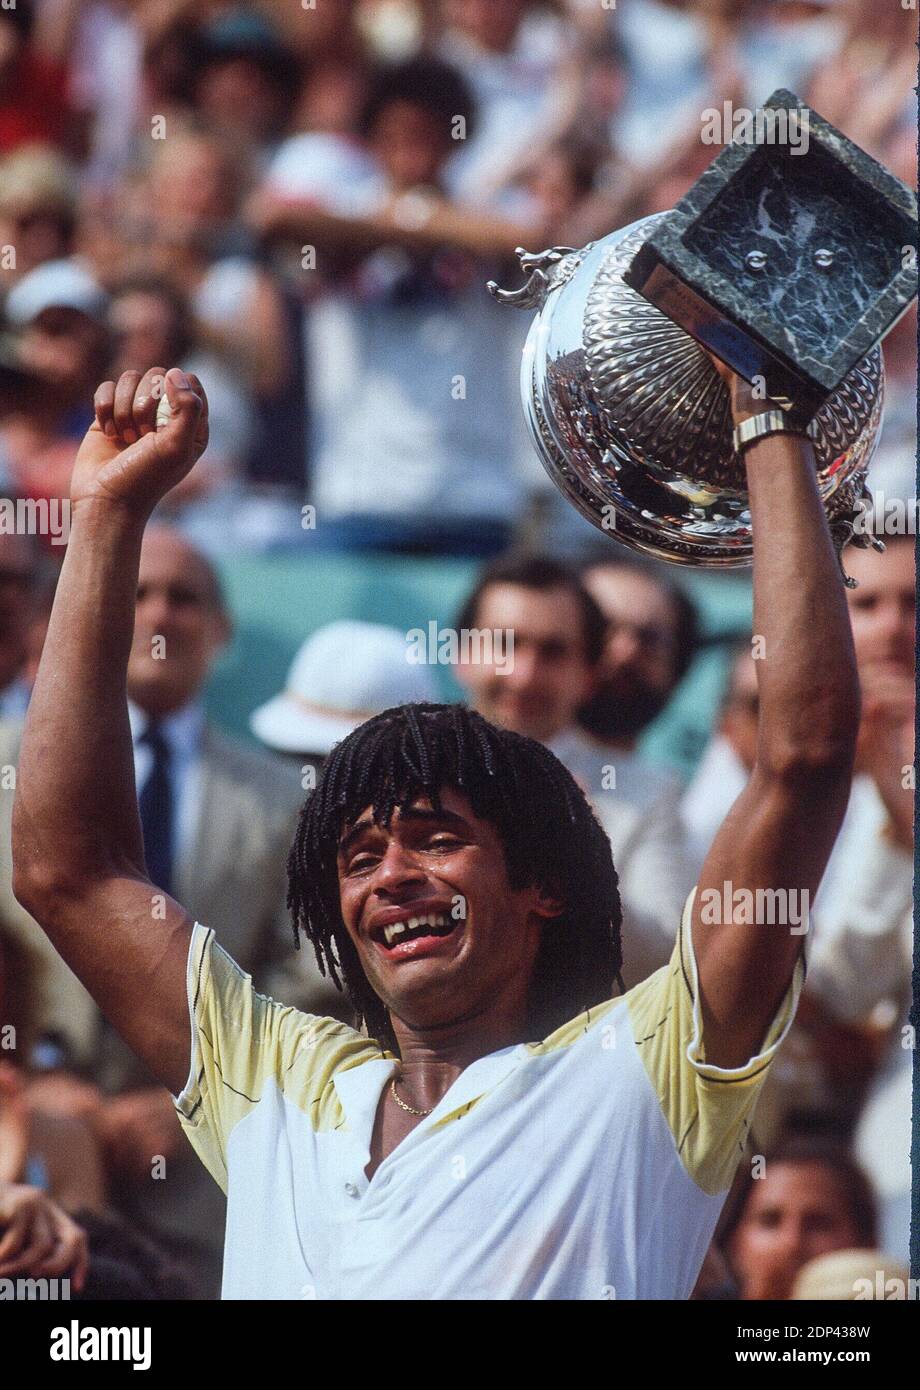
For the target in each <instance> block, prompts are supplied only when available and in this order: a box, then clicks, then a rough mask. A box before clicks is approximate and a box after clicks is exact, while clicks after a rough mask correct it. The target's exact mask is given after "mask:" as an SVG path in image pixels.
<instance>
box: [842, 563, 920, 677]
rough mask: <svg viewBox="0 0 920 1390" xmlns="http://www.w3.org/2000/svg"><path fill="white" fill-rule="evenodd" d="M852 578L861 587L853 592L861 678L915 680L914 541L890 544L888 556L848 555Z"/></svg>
mask: <svg viewBox="0 0 920 1390" xmlns="http://www.w3.org/2000/svg"><path fill="white" fill-rule="evenodd" d="M846 569H847V573H848V574H850V575H852V577H853V578H854V579H855V580H856V581H857V585H858V587H857V588H855V589H848V590H847V603H848V604H849V609H850V622H851V623H852V626H853V642H854V645H855V647H856V660H857V663H858V665H859V671H860V675H861V676H862V677H863V679H865V678H866V677H867V676H869V677H871V676H873V675H879V676H894V677H898V676H902V677H903V676H907V677H910V679H911V680H912V679H913V674H914V620H915V608H914V584H915V582H916V576H915V570H914V546H913V540H912V539H909V540H894V541H892V540H889V541H888V542H887V545H886V549H885V552H884V554H882V555H879V554H878V553H876V552H875V551H871V550H857V549H856V547H855V546H850V547H849V549H848V550H847V552H846Z"/></svg>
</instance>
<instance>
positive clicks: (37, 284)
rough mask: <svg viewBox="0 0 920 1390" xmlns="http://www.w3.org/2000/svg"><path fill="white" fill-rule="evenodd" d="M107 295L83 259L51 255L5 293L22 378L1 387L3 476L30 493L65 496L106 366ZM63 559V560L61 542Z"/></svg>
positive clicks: (8, 483)
mask: <svg viewBox="0 0 920 1390" xmlns="http://www.w3.org/2000/svg"><path fill="white" fill-rule="evenodd" d="M106 309H107V300H106V296H105V294H104V292H103V291H102V289H101V288H100V286H99V284H98V283H97V282H96V280H95V279H94V278H93V276H92V275H91V274H90V272H89V270H88V269H87V268H86V266H85V265H84V264H83V263H82V262H81V261H79V260H77V259H75V258H71V259H68V260H59V261H46V262H45V263H44V264H43V265H40V266H39V267H38V268H37V269H35V270H33V271H30V272H29V274H28V275H25V276H23V278H22V279H21V280H20V281H19V283H18V284H17V285H14V287H13V289H12V290H11V291H10V293H9V295H8V296H7V301H6V317H7V320H8V322H9V323H10V325H11V326H12V327H13V328H14V330H16V334H17V338H16V347H15V357H14V363H15V367H16V368H17V369H18V371H19V373H20V375H21V376H22V378H23V381H22V385H21V387H20V388H19V389H17V390H16V391H14V392H12V393H9V392H6V393H4V395H5V399H4V401H3V420H2V425H0V475H2V476H5V481H6V486H7V487H12V488H13V489H15V491H17V492H18V493H21V494H23V495H24V496H26V497H32V498H57V499H61V498H66V497H68V496H69V488H70V474H71V470H72V468H73V461H74V458H75V456H76V451H77V445H78V444H79V441H80V439H81V438H82V436H83V434H84V432H85V430H86V429H87V427H88V422H89V421H91V419H92V402H93V393H94V391H95V383H98V381H99V379H100V376H103V375H104V374H105V370H106V367H107V365H108V351H109V343H108V331H107V327H106ZM57 554H58V559H59V560H60V559H61V558H62V551H61V548H60V547H58V548H57Z"/></svg>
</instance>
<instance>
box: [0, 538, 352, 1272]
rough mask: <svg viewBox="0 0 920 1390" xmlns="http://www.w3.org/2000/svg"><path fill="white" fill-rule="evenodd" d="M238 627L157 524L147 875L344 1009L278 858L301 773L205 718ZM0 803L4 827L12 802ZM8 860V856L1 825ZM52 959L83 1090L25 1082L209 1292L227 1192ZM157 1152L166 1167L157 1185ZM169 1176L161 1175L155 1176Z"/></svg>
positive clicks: (143, 728) (63, 1030)
mask: <svg viewBox="0 0 920 1390" xmlns="http://www.w3.org/2000/svg"><path fill="white" fill-rule="evenodd" d="M231 633H232V624H231V621H230V617H229V615H228V613H227V609H226V606H225V603H224V600H223V596H222V593H221V589H220V585H219V582H218V579H217V575H216V574H215V572H214V570H213V568H212V567H211V565H210V563H209V562H208V561H207V560H206V559H205V558H204V556H202V555H201V554H200V553H199V552H198V551H197V550H196V549H195V548H194V547H193V546H191V545H190V544H189V543H188V542H187V541H186V540H184V539H183V538H182V537H181V536H180V535H179V534H178V533H177V532H175V531H172V530H169V529H167V528H165V527H155V528H152V529H151V530H150V532H149V533H148V535H147V536H146V538H145V541H144V546H143V553H142V557H141V566H140V575H139V583H138V591H137V606H136V616H135V630H134V641H133V645H132V650H131V656H130V660H129V664H128V696H129V712H130V719H131V730H132V737H133V743H134V765H135V778H136V784H137V790H138V799H139V803H140V807H141V820H142V826H143V831H144V842H145V853H146V857H147V862H148V868H149V872H150V875H151V878H152V881H153V882H154V884H155V885H156V887H158V888H159V889H161V890H162V891H163V893H164V894H165V893H178V894H179V896H180V897H181V898H183V900H184V901H187V902H188V903H189V904H190V910H191V911H192V912H193V913H194V915H195V916H196V917H197V918H198V919H199V920H201V921H202V922H218V923H219V924H220V927H219V931H220V939H221V942H222V944H223V945H224V946H225V948H226V949H227V950H228V951H230V952H232V953H233V954H234V955H235V956H236V958H237V959H239V960H242V961H244V962H245V968H246V969H247V970H249V971H251V972H252V974H253V976H254V978H255V979H256V980H257V982H258V984H259V987H260V988H261V989H263V990H264V991H265V992H266V993H268V994H272V995H276V996H277V997H279V998H283V999H285V1000H286V1001H290V1002H293V1003H297V1004H298V1006H299V1007H301V1008H304V1009H306V1010H308V1011H310V1012H313V1011H315V1012H319V1013H323V1014H326V1013H329V1012H332V1013H336V1012H341V1011H342V1007H343V996H342V995H341V994H339V993H338V991H337V990H335V989H334V988H333V987H332V986H331V985H330V984H329V982H328V981H326V980H324V979H323V977H322V976H321V975H320V974H319V971H318V969H317V968H316V965H315V962H314V960H313V958H312V953H308V952H306V951H301V952H295V951H294V945H293V936H292V932H291V927H290V921H289V916H288V913H287V909H286V905H285V869H286V863H287V854H288V849H289V846H290V842H291V838H292V835H293V831H294V826H295V823H296V817H297V812H298V810H299V807H300V804H301V802H302V801H303V797H304V792H303V789H302V787H301V784H300V779H299V777H298V775H297V773H296V772H295V771H294V770H293V769H291V768H289V767H288V766H286V765H284V764H283V763H282V762H281V761H280V760H279V759H277V758H275V757H273V756H272V755H270V754H267V753H264V752H262V751H261V750H258V749H255V748H250V747H249V746H247V745H243V744H240V743H237V742H236V741H235V740H232V739H230V738H228V737H226V736H225V735H223V734H221V733H219V732H218V731H217V730H216V729H215V728H213V726H212V725H211V724H210V723H209V721H208V720H207V719H206V718H205V715H204V711H203V707H202V690H203V688H204V686H205V683H206V681H207V679H208V676H209V674H210V671H211V669H212V667H213V664H214V662H215V660H216V658H217V657H218V655H219V654H220V652H221V650H222V648H223V647H224V645H225V644H226V642H227V641H228V640H229V638H230V636H231ZM17 744H18V730H8V731H7V732H6V739H5V740H4V746H3V747H2V749H0V752H2V754H3V757H4V760H10V761H12V760H14V758H15V750H16V745H17ZM3 800H4V803H5V804H4V812H5V814H6V816H7V817H8V816H9V814H10V809H11V803H12V794H11V793H9V794H7V795H6V796H5V797H4V798H3ZM3 853H4V856H5V857H8V854H9V827H8V825H7V827H6V833H5V834H4V836H3ZM231 870H232V872H231ZM2 879H3V897H4V899H5V898H7V897H10V898H11V896H12V895H11V893H10V887H9V885H10V874H9V865H8V864H7V865H5V866H4V872H3V874H2ZM3 907H4V904H3V903H0V910H2V909H3ZM18 916H19V918H20V919H22V918H23V916H24V914H23V913H22V911H21V909H19V910H18ZM28 928H29V929H30V939H34V940H36V941H37V942H41V941H44V940H46V938H44V936H43V933H41V932H40V931H39V930H38V928H37V927H36V926H35V924H34V923H31V922H30V921H29V922H28ZM46 961H47V969H46V998H47V1006H46V1012H45V1016H44V1020H43V1022H44V1027H45V1029H46V1031H49V1032H52V1033H54V1034H55V1035H57V1036H58V1037H59V1038H60V1039H61V1040H62V1041H63V1042H64V1043H65V1045H66V1047H67V1048H68V1049H69V1050H70V1052H71V1055H72V1057H73V1059H74V1060H76V1061H77V1062H79V1063H82V1064H83V1070H84V1072H85V1074H88V1076H89V1077H90V1078H91V1079H92V1084H87V1083H86V1082H80V1081H77V1080H76V1079H75V1078H72V1077H71V1076H70V1075H68V1074H67V1073H65V1074H64V1075H62V1074H61V1073H60V1072H57V1073H54V1074H50V1075H49V1076H48V1077H47V1078H46V1079H43V1080H41V1081H39V1082H38V1083H37V1084H36V1085H35V1086H34V1087H33V1100H34V1103H35V1105H36V1106H41V1107H43V1108H46V1109H48V1110H57V1111H59V1112H60V1111H62V1110H63V1111H69V1112H70V1113H73V1112H74V1111H75V1110H76V1111H77V1112H78V1113H82V1114H87V1115H88V1116H89V1117H90V1118H92V1120H93V1121H94V1123H95V1124H96V1126H97V1128H98V1130H99V1132H100V1135H101V1137H102V1141H103V1144H104V1146H105V1149H106V1153H107V1156H108V1160H109V1169H110V1172H111V1173H112V1174H113V1175H116V1176H117V1178H118V1182H117V1189H118V1195H119V1200H120V1202H121V1204H122V1206H123V1207H124V1208H125V1209H126V1210H127V1211H128V1213H129V1214H130V1215H131V1216H132V1217H133V1218H135V1219H137V1220H138V1221H139V1222H142V1223H144V1224H146V1225H148V1226H151V1227H152V1228H153V1229H154V1230H155V1232H156V1233H157V1234H159V1235H162V1236H165V1237H166V1238H167V1239H178V1238H180V1237H182V1238H183V1239H184V1238H186V1237H191V1239H192V1241H193V1242H194V1244H195V1245H196V1246H199V1247H200V1250H198V1249H195V1250H192V1251H191V1254H192V1255H193V1257H194V1256H198V1255H199V1254H200V1255H201V1259H200V1261H198V1260H196V1263H197V1265H198V1268H199V1270H200V1275H201V1278H202V1280H203V1281H204V1282H205V1284H208V1283H210V1280H211V1275H212V1268H213V1266H214V1262H215V1260H216V1259H217V1257H218V1256H219V1250H220V1242H221V1238H222V1230H223V1201H222V1198H221V1195H220V1193H219V1192H218V1190H217V1189H216V1188H215V1187H214V1184H213V1183H211V1182H209V1181H208V1180H207V1177H206V1175H205V1174H204V1173H203V1170H202V1169H201V1167H200V1165H199V1164H197V1163H196V1162H195V1160H194V1156H193V1155H192V1154H191V1153H190V1152H188V1150H187V1146H186V1145H185V1144H184V1142H183V1140H182V1137H181V1131H180V1129H179V1125H178V1122H177V1120H176V1116H175V1111H174V1107H173V1105H172V1103H171V1101H170V1098H169V1095H168V1093H167V1092H166V1091H165V1090H164V1089H163V1087H162V1086H158V1085H156V1084H155V1083H154V1082H153V1080H152V1078H151V1077H150V1075H149V1073H147V1072H146V1071H145V1070H144V1069H143V1068H142V1067H141V1066H140V1064H139V1063H138V1062H137V1061H136V1059H135V1057H134V1055H133V1054H132V1053H131V1052H130V1051H129V1049H128V1048H127V1047H126V1046H125V1045H124V1044H123V1043H122V1042H121V1041H120V1039H118V1038H117V1037H116V1035H115V1034H114V1032H113V1031H112V1030H111V1029H110V1028H109V1026H108V1025H107V1023H106V1022H105V1020H104V1019H103V1018H102V1016H101V1015H100V1014H99V1013H98V1011H97V1010H96V1008H95V1006H94V1005H93V1004H92V1003H91V1001H90V1000H89V996H88V995H87V994H86V993H85V991H84V990H83V988H82V986H81V985H80V984H79V983H78V982H77V980H76V978H75V977H74V976H73V975H72V973H71V972H70V971H69V970H68V969H67V967H66V966H65V965H64V964H63V962H62V961H61V959H60V957H58V956H56V955H48V954H47V953H46ZM343 1016H347V1015H343ZM157 1156H159V1157H161V1158H162V1159H163V1160H165V1163H164V1164H161V1165H159V1166H158V1167H155V1169H154V1176H153V1178H152V1177H151V1171H152V1160H154V1158H155V1157H157ZM164 1169H165V1180H164V1181H159V1180H157V1177H156V1174H157V1173H158V1172H161V1171H163V1170H164ZM209 1255H210V1257H211V1258H210V1259H209V1258H208V1256H209ZM214 1277H215V1278H216V1269H215V1270H214Z"/></svg>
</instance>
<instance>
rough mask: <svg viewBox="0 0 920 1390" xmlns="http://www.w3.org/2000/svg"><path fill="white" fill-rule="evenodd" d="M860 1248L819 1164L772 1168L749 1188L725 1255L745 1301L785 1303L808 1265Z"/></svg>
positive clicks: (835, 1187)
mask: <svg viewBox="0 0 920 1390" xmlns="http://www.w3.org/2000/svg"><path fill="white" fill-rule="evenodd" d="M859 1244H861V1241H860V1238H859V1232H858V1231H857V1229H856V1223H855V1221H854V1219H853V1216H852V1214H851V1212H850V1210H849V1207H848V1205H847V1202H846V1199H845V1194H844V1192H843V1190H842V1188H841V1184H840V1182H839V1180H838V1179H837V1177H836V1176H835V1174H834V1173H833V1171H832V1170H831V1169H829V1168H827V1167H826V1166H825V1165H824V1164H823V1163H774V1164H771V1165H770V1167H769V1171H768V1173H767V1175H766V1176H765V1177H763V1178H761V1179H759V1180H758V1181H757V1182H755V1183H754V1184H753V1185H752V1187H751V1191H750V1195H749V1197H748V1200H747V1205H746V1206H745V1209H744V1214H743V1216H742V1218H741V1221H740V1222H739V1224H738V1226H737V1227H736V1228H735V1231H734V1233H733V1235H732V1239H731V1246H730V1251H729V1253H730V1256H731V1260H732V1264H733V1266H734V1269H735V1273H736V1274H737V1276H738V1279H739V1280H740V1282H741V1287H742V1291H743V1292H742V1296H743V1297H744V1298H745V1299H787V1298H788V1297H789V1294H790V1292H791V1289H792V1285H793V1282H794V1281H795V1277H796V1275H797V1274H798V1272H799V1270H800V1269H801V1268H802V1267H803V1265H806V1264H807V1263H808V1261H809V1260H814V1259H817V1257H818V1256H819V1255H829V1254H830V1253H831V1252H832V1251H834V1250H846V1249H849V1248H850V1247H851V1246H856V1245H859Z"/></svg>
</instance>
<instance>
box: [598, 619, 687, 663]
mask: <svg viewBox="0 0 920 1390" xmlns="http://www.w3.org/2000/svg"><path fill="white" fill-rule="evenodd" d="M621 633H626V634H628V635H629V636H630V637H631V638H632V639H633V641H634V642H635V643H636V644H637V645H638V646H640V647H641V648H642V650H643V651H646V652H648V653H649V654H650V655H651V656H670V654H671V653H672V652H673V650H674V646H675V641H674V634H673V632H670V631H668V629H667V628H663V627H655V626H654V624H652V623H626V622H621V621H620V619H619V618H611V619H610V620H609V621H608V623H607V635H608V637H617V636H619V635H620V634H621Z"/></svg>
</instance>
